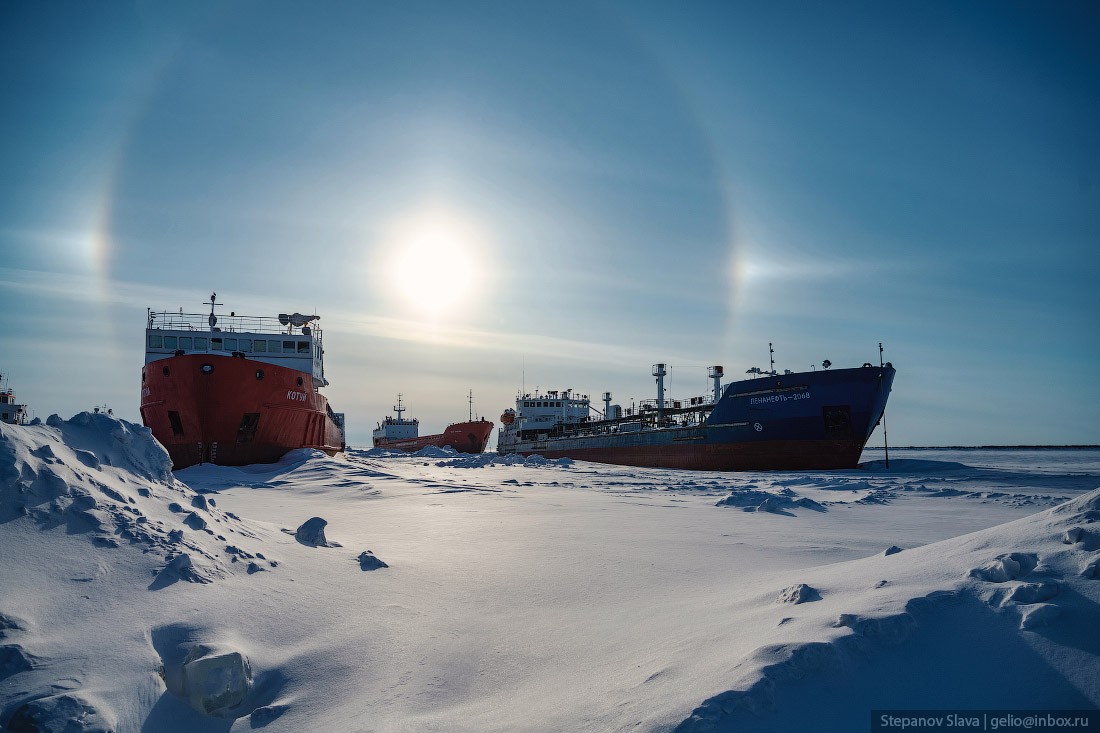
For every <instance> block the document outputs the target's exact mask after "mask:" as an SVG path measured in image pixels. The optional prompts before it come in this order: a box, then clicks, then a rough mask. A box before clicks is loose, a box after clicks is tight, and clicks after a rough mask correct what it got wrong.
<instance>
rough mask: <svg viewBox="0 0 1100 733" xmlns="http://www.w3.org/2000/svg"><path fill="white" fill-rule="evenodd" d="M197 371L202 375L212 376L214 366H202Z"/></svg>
mask: <svg viewBox="0 0 1100 733" xmlns="http://www.w3.org/2000/svg"><path fill="white" fill-rule="evenodd" d="M199 371H201V372H202V373H203V374H213V373H214V365H213V364H203V365H202V366H201V367H199Z"/></svg>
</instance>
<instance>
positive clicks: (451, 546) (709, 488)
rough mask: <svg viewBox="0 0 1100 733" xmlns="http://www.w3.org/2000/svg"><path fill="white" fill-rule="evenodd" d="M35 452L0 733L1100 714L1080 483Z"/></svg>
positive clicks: (15, 465) (19, 469) (906, 460)
mask: <svg viewBox="0 0 1100 733" xmlns="http://www.w3.org/2000/svg"><path fill="white" fill-rule="evenodd" d="M48 423H49V424H42V425H36V426H28V427H13V426H7V425H3V426H0V711H2V712H0V722H3V723H4V724H5V725H7V726H9V727H10V728H11V729H16V730H19V729H25V730H34V729H36V728H35V726H37V729H40V730H115V731H192V730H210V731H227V730H234V731H244V730H253V729H259V728H262V729H264V730H266V731H404V730H409V731H564V730H569V731H618V730H643V731H650V730H664V731H667V730H680V731H703V730H748V731H789V730H814V731H820V730H836V731H848V730H866V729H867V728H868V724H869V716H870V711H871V710H873V709H884V708H897V709H944V708H969V709H975V708H1013V709H1039V708H1059V709H1093V708H1096V707H1097V706H1100V633H1097V629H1098V628H1100V567H1098V562H1100V524H1097V520H1100V489H1097V487H1100V451H1091V450H1076V451H1053V450H1047V451H996V450H984V451H983V450H959V451H932V450H919V451H918V450H908V451H907V450H891V456H890V458H891V467H890V469H889V470H888V469H886V468H885V466H884V465H883V462H882V453H881V451H877V452H876V451H871V450H869V451H868V452H867V453H865V455H864V458H865V461H866V462H865V464H864V466H863V468H861V469H859V470H853V471H840V472H821V473H812V472H811V473H745V474H720V473H695V472H685V471H667V470H648V469H635V468H624V467H615V466H603V465H599V464H592V463H582V462H570V461H553V462H551V461H544V460H541V459H530V460H526V461H524V460H521V459H517V458H515V457H508V458H505V457H500V456H496V455H494V454H486V455H483V456H461V455H455V454H452V453H449V452H443V451H438V450H435V449H427V450H426V451H424V452H422V453H420V454H417V455H415V456H408V455H403V454H394V453H386V452H382V451H365V452H354V453H351V454H349V455H347V456H339V457H337V458H329V457H326V456H324V455H322V454H319V453H310V452H307V451H297V452H295V453H292V454H290V455H289V456H287V457H286V458H285V459H284V460H283V461H282V462H281V463H278V464H274V465H268V466H250V467H245V468H229V467H219V466H209V465H208V466H199V467H194V468H190V469H187V470H184V471H180V472H177V473H176V474H175V475H173V474H172V473H171V472H170V471H169V462H168V457H167V454H166V453H165V452H164V451H163V449H162V448H160V446H159V445H158V444H157V443H156V442H155V441H153V440H152V438H151V436H150V435H149V433H148V431H147V430H146V429H145V428H143V427H140V426H135V425H132V424H129V423H126V422H123V421H117V420H114V419H113V418H110V417H108V416H106V415H102V414H88V413H82V414H81V415H78V416H76V417H75V418H73V419H72V420H70V421H62V420H59V419H56V418H51V419H50V420H49V421H48ZM318 517H319V518H321V519H322V520H324V521H313V522H309V521H308V520H311V519H313V518H318ZM326 522H327V524H326ZM303 525H305V526H303ZM899 550H900V551H899ZM20 726H23V727H22V728H20ZM66 726H70V727H66Z"/></svg>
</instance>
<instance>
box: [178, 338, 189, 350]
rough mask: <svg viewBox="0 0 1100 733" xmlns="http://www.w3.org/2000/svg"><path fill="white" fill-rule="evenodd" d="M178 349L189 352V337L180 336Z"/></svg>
mask: <svg viewBox="0 0 1100 733" xmlns="http://www.w3.org/2000/svg"><path fill="white" fill-rule="evenodd" d="M180 348H181V349H187V350H188V351H190V350H191V337H190V336H180Z"/></svg>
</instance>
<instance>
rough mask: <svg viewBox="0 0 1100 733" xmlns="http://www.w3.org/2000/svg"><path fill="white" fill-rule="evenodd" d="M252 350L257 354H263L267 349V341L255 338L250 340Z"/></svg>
mask: <svg viewBox="0 0 1100 733" xmlns="http://www.w3.org/2000/svg"><path fill="white" fill-rule="evenodd" d="M252 350H253V351H255V352H256V353H258V354H263V353H265V352H266V351H267V342H266V341H261V340H260V339H256V340H255V341H253V342H252Z"/></svg>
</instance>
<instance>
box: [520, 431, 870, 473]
mask: <svg viewBox="0 0 1100 733" xmlns="http://www.w3.org/2000/svg"><path fill="white" fill-rule="evenodd" d="M864 442H865V441H864V440H860V439H849V440H817V441H809V440H774V441H758V442H752V443H731V444H718V445H714V444H712V445H691V444H687V445H684V444H680V445H675V444H672V445H662V446H652V445H646V446H636V447H621V448H587V449H572V450H562V451H554V450H540V451H538V452H537V455H541V456H544V457H546V458H551V459H553V458H572V459H574V460H578V461H594V462H596V463H611V464H616V465H620V466H642V467H650V468H680V469H689V470H694V471H774V470H783V471H809V470H834V469H844V468H856V467H857V466H858V465H859V457H860V455H861V453H862V452H863V444H864ZM519 453H520V454H521V455H525V456H529V455H536V453H534V452H531V451H519Z"/></svg>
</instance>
